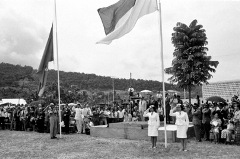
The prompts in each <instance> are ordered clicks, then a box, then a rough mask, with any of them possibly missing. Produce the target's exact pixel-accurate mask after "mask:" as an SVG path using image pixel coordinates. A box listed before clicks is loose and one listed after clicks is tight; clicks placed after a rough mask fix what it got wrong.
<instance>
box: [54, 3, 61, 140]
mask: <svg viewBox="0 0 240 159" xmlns="http://www.w3.org/2000/svg"><path fill="white" fill-rule="evenodd" d="M54 10H55V14H54V16H55V17H54V21H55V33H56V34H55V36H56V41H55V42H56V48H55V49H56V53H57V76H58V113H59V128H60V138H62V127H61V124H60V123H61V114H62V113H61V107H60V104H61V102H60V99H61V98H60V80H59V59H58V37H57V5H56V0H54Z"/></svg>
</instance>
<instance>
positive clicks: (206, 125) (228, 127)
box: [188, 96, 240, 144]
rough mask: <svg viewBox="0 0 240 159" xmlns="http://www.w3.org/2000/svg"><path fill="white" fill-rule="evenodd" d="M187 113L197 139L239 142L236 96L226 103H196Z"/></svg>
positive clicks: (238, 115)
mask: <svg viewBox="0 0 240 159" xmlns="http://www.w3.org/2000/svg"><path fill="white" fill-rule="evenodd" d="M188 114H189V116H191V118H192V123H193V125H194V130H195V136H196V139H197V141H199V142H201V141H202V139H205V140H207V141H214V142H215V143H225V144H229V143H232V142H233V141H236V142H239V133H240V132H238V131H237V129H239V122H240V101H239V100H238V97H237V96H234V97H233V98H232V101H231V102H228V103H227V102H213V103H208V102H207V103H202V104H200V105H199V104H197V103H196V104H194V105H193V106H192V110H191V111H188Z"/></svg>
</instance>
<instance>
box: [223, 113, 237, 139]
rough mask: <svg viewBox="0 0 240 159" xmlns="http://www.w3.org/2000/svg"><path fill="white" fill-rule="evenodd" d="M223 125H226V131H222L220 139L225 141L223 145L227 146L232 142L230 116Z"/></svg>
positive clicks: (232, 129)
mask: <svg viewBox="0 0 240 159" xmlns="http://www.w3.org/2000/svg"><path fill="white" fill-rule="evenodd" d="M224 125H226V127H227V128H226V129H224V130H223V131H222V133H221V138H222V139H225V144H228V143H230V142H231V140H232V134H233V132H234V123H233V120H232V119H231V114H228V119H227V120H225V123H224Z"/></svg>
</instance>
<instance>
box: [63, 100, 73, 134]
mask: <svg viewBox="0 0 240 159" xmlns="http://www.w3.org/2000/svg"><path fill="white" fill-rule="evenodd" d="M70 115H71V111H70V109H69V106H68V105H67V104H66V105H65V106H64V109H63V111H62V117H63V119H62V120H63V122H64V125H65V127H64V130H65V133H66V134H69V122H70Z"/></svg>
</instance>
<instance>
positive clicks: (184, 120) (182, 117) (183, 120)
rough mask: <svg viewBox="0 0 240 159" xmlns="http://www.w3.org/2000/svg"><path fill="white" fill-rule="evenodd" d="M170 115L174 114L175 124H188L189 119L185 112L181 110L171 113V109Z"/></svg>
mask: <svg viewBox="0 0 240 159" xmlns="http://www.w3.org/2000/svg"><path fill="white" fill-rule="evenodd" d="M170 116H176V123H175V124H176V125H185V126H189V119H188V115H187V113H186V112H184V111H181V112H175V113H173V110H170Z"/></svg>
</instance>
